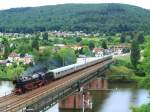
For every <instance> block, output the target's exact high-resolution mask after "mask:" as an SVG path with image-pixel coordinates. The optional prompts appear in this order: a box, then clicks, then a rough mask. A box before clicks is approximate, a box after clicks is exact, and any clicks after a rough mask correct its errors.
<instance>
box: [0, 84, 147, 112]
mask: <svg viewBox="0 0 150 112" xmlns="http://www.w3.org/2000/svg"><path fill="white" fill-rule="evenodd" d="M13 88H14V85H13V84H12V83H11V82H9V81H1V82H0V96H4V95H5V94H9V93H10V92H11V91H12V90H13ZM90 94H91V98H92V109H90V110H85V112H130V107H131V105H136V106H139V105H141V104H144V103H147V102H149V98H148V95H149V94H148V91H146V90H144V89H138V88H137V86H136V84H134V83H111V84H110V83H109V84H108V90H106V91H103V90H99V91H97V90H91V91H90ZM47 112H82V110H74V109H70V110H66V109H65V110H64V109H59V104H57V105H55V106H54V107H53V108H51V109H49V110H48V111H47Z"/></svg>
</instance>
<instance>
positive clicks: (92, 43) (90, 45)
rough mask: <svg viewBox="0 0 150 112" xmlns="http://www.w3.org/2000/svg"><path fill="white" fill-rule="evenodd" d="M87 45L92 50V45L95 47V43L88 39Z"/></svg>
mask: <svg viewBox="0 0 150 112" xmlns="http://www.w3.org/2000/svg"><path fill="white" fill-rule="evenodd" d="M88 46H89V48H90V50H93V49H94V47H95V44H94V42H93V41H90V42H89V44H88Z"/></svg>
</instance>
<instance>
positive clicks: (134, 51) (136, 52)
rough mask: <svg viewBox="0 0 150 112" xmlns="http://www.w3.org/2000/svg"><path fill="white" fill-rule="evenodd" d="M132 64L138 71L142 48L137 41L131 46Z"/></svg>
mask: <svg viewBox="0 0 150 112" xmlns="http://www.w3.org/2000/svg"><path fill="white" fill-rule="evenodd" d="M130 58H131V63H132V65H133V67H134V68H135V69H137V65H138V63H139V60H140V47H139V43H138V42H137V40H135V39H134V40H133V41H132V44H131V56H130Z"/></svg>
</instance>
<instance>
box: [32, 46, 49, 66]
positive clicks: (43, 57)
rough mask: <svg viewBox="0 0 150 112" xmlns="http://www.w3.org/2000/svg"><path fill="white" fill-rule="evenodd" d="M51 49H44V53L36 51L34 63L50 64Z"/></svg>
mask: <svg viewBox="0 0 150 112" xmlns="http://www.w3.org/2000/svg"><path fill="white" fill-rule="evenodd" d="M51 54H52V52H51V49H49V48H46V49H44V50H43V51H40V52H39V51H37V50H35V51H34V61H35V63H36V64H37V63H40V64H45V65H47V64H49V63H50V60H51Z"/></svg>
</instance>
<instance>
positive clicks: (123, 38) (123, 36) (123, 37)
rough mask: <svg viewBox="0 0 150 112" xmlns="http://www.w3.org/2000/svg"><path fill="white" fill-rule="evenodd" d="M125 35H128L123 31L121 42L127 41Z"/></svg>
mask: <svg viewBox="0 0 150 112" xmlns="http://www.w3.org/2000/svg"><path fill="white" fill-rule="evenodd" d="M125 37H126V36H125V34H124V33H122V34H121V37H120V43H125V41H126V39H125Z"/></svg>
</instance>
